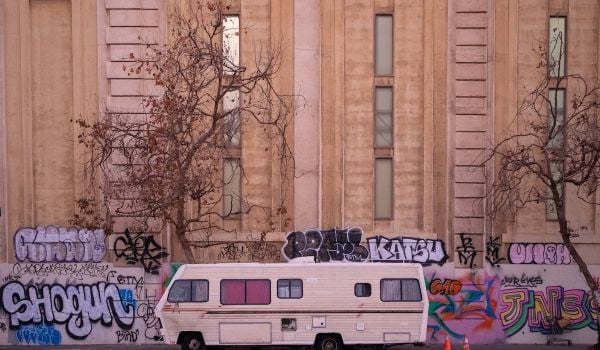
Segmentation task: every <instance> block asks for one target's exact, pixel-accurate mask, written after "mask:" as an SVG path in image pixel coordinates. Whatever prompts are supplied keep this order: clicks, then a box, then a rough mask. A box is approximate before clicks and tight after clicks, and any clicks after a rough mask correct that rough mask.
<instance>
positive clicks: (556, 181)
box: [486, 31, 600, 340]
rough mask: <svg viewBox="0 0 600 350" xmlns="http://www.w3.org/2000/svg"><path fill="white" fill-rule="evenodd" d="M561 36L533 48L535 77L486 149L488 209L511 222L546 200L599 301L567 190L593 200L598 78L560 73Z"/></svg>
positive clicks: (599, 160)
mask: <svg viewBox="0 0 600 350" xmlns="http://www.w3.org/2000/svg"><path fill="white" fill-rule="evenodd" d="M562 35H563V33H562V32H561V31H554V32H553V33H552V35H551V38H550V42H549V43H547V42H546V43H541V42H540V43H539V44H538V47H537V49H535V50H534V52H535V53H536V55H538V56H539V64H538V68H539V70H540V80H539V82H538V83H537V85H536V86H535V88H534V89H533V90H532V91H531V93H529V94H528V95H527V96H526V97H525V98H524V100H523V101H522V104H521V107H520V109H519V110H518V113H517V115H516V117H515V118H514V120H513V121H512V122H511V123H510V125H509V126H508V131H507V133H506V134H505V136H502V137H500V139H499V140H497V141H496V142H495V144H494V145H493V147H491V149H490V150H489V152H488V157H487V159H486V163H493V167H494V172H493V174H490V178H489V179H488V183H489V184H490V186H489V187H488V192H487V198H488V199H489V200H488V208H487V210H488V213H489V214H490V215H491V217H492V218H494V219H496V220H497V219H499V218H504V219H508V220H512V219H514V218H515V217H516V214H517V212H518V211H519V210H521V209H523V208H525V207H527V206H530V205H532V204H544V205H545V206H546V215H547V217H548V218H551V219H553V220H556V222H557V223H558V227H559V232H560V237H561V238H562V241H563V243H564V244H565V246H566V247H567V249H568V251H569V253H570V254H571V257H572V259H573V260H574V261H575V262H576V263H577V266H578V267H579V270H580V271H581V273H582V275H583V277H584V279H585V281H586V283H587V285H588V287H589V288H590V291H591V292H592V293H591V297H592V300H593V301H594V305H596V306H597V305H598V304H597V293H598V283H597V282H596V280H595V279H594V278H593V276H592V274H591V273H590V271H589V268H588V266H587V264H586V262H585V260H584V259H583V258H582V257H581V255H580V254H579V252H578V251H577V249H576V247H575V245H574V243H573V240H572V239H573V238H574V237H576V236H577V234H578V232H579V231H580V230H584V229H587V228H586V227H574V226H573V225H574V223H573V221H572V220H570V219H569V216H568V213H567V210H566V203H567V198H566V193H567V191H568V192H569V193H576V194H577V197H578V199H579V200H580V201H581V202H580V204H585V203H588V204H592V205H598V196H597V192H598V186H599V184H600V182H599V180H600V115H599V113H598V112H599V107H600V100H599V92H600V90H599V86H598V84H597V82H594V84H590V81H589V80H586V78H584V77H583V76H580V75H578V74H565V67H564V57H565V55H564V52H565V49H564V44H563V43H564V41H563V38H562ZM567 82H568V86H569V92H570V93H569V95H568V96H567V95H566V90H565V89H564V88H565V86H566V83H567ZM578 199H577V198H574V197H571V198H569V202H570V203H573V204H577V201H578ZM575 225H576V224H575ZM599 340H600V337H599Z"/></svg>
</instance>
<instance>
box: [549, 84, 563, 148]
mask: <svg viewBox="0 0 600 350" xmlns="http://www.w3.org/2000/svg"><path fill="white" fill-rule="evenodd" d="M548 101H550V106H549V108H548V109H549V111H548V147H549V148H555V149H556V148H561V147H562V145H563V142H564V131H563V126H564V124H565V89H548Z"/></svg>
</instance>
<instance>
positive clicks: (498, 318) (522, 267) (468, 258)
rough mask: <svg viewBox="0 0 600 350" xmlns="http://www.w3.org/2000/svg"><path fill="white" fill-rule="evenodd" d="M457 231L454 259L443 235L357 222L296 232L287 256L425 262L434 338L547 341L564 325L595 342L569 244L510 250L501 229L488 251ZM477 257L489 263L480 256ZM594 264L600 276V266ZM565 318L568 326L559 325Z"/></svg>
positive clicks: (590, 310) (573, 335) (570, 333)
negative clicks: (369, 227)
mask: <svg viewBox="0 0 600 350" xmlns="http://www.w3.org/2000/svg"><path fill="white" fill-rule="evenodd" d="M457 237H458V240H457V241H456V244H455V247H454V249H455V252H454V253H455V256H454V257H455V261H454V262H449V261H448V259H449V256H448V253H447V250H446V244H445V243H444V242H443V241H442V240H434V239H423V238H414V237H404V236H394V237H388V236H385V235H374V236H369V237H365V235H364V234H363V231H362V229H360V228H358V227H353V228H345V229H339V228H334V229H325V230H308V231H294V232H289V233H288V234H287V235H286V237H285V241H284V243H283V247H282V256H283V258H284V259H286V260H290V259H293V258H296V257H301V256H314V257H315V259H316V260H317V261H322V262H328V261H339V262H347V263H365V262H370V261H371V262H388V263H389V262H392V263H402V262H412V263H420V264H422V265H423V266H424V271H425V275H426V282H427V288H428V297H429V319H428V342H430V343H436V342H443V341H444V340H445V339H446V337H447V336H448V337H449V338H450V339H451V340H452V341H453V342H455V343H460V342H462V341H463V339H464V338H465V337H468V339H469V341H470V342H471V343H486V344H487V343H540V344H541V343H546V341H547V339H548V337H549V336H550V335H551V333H552V332H557V331H560V332H563V333H564V334H561V335H560V337H562V338H568V339H572V340H573V342H574V343H595V341H596V337H597V335H596V333H595V332H596V329H597V324H596V321H595V320H596V309H595V306H594V305H592V301H591V298H590V297H589V293H588V292H587V287H586V285H585V282H584V281H583V278H582V277H581V275H580V273H579V270H578V268H577V266H576V265H574V264H572V261H571V257H570V254H569V252H568V250H567V249H566V247H565V246H564V244H561V243H510V244H508V245H505V246H504V247H505V252H504V253H503V250H502V247H503V245H502V242H501V239H500V237H491V238H490V239H488V240H487V242H486V244H485V246H484V249H483V251H481V250H478V249H476V245H475V244H474V242H473V239H472V238H471V237H470V236H468V235H463V234H458V235H457ZM478 254H482V255H484V256H483V257H481V256H478ZM482 258H483V259H482ZM477 259H479V261H481V260H483V261H485V264H484V266H483V267H482V266H476V264H474V261H476V260H477ZM591 270H592V271H593V272H594V273H595V274H597V275H598V276H600V266H591ZM559 323H560V324H561V326H565V328H564V329H557V328H556V325H557V324H559ZM553 325H554V328H553Z"/></svg>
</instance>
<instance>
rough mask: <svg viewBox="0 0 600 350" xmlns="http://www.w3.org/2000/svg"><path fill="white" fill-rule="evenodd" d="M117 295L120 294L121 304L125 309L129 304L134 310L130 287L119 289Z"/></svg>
mask: <svg viewBox="0 0 600 350" xmlns="http://www.w3.org/2000/svg"><path fill="white" fill-rule="evenodd" d="M119 295H120V296H121V304H123V307H124V308H126V309H127V308H128V305H131V306H133V309H134V310H135V306H136V305H135V297H134V296H133V291H132V290H131V289H119Z"/></svg>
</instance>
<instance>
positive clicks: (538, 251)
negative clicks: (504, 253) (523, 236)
mask: <svg viewBox="0 0 600 350" xmlns="http://www.w3.org/2000/svg"><path fill="white" fill-rule="evenodd" d="M508 261H509V262H510V263H511V264H538V265H541V264H545V265H568V264H570V263H571V254H569V250H568V249H567V247H566V246H565V245H564V244H562V243H512V244H511V245H510V246H509V248H508Z"/></svg>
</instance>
